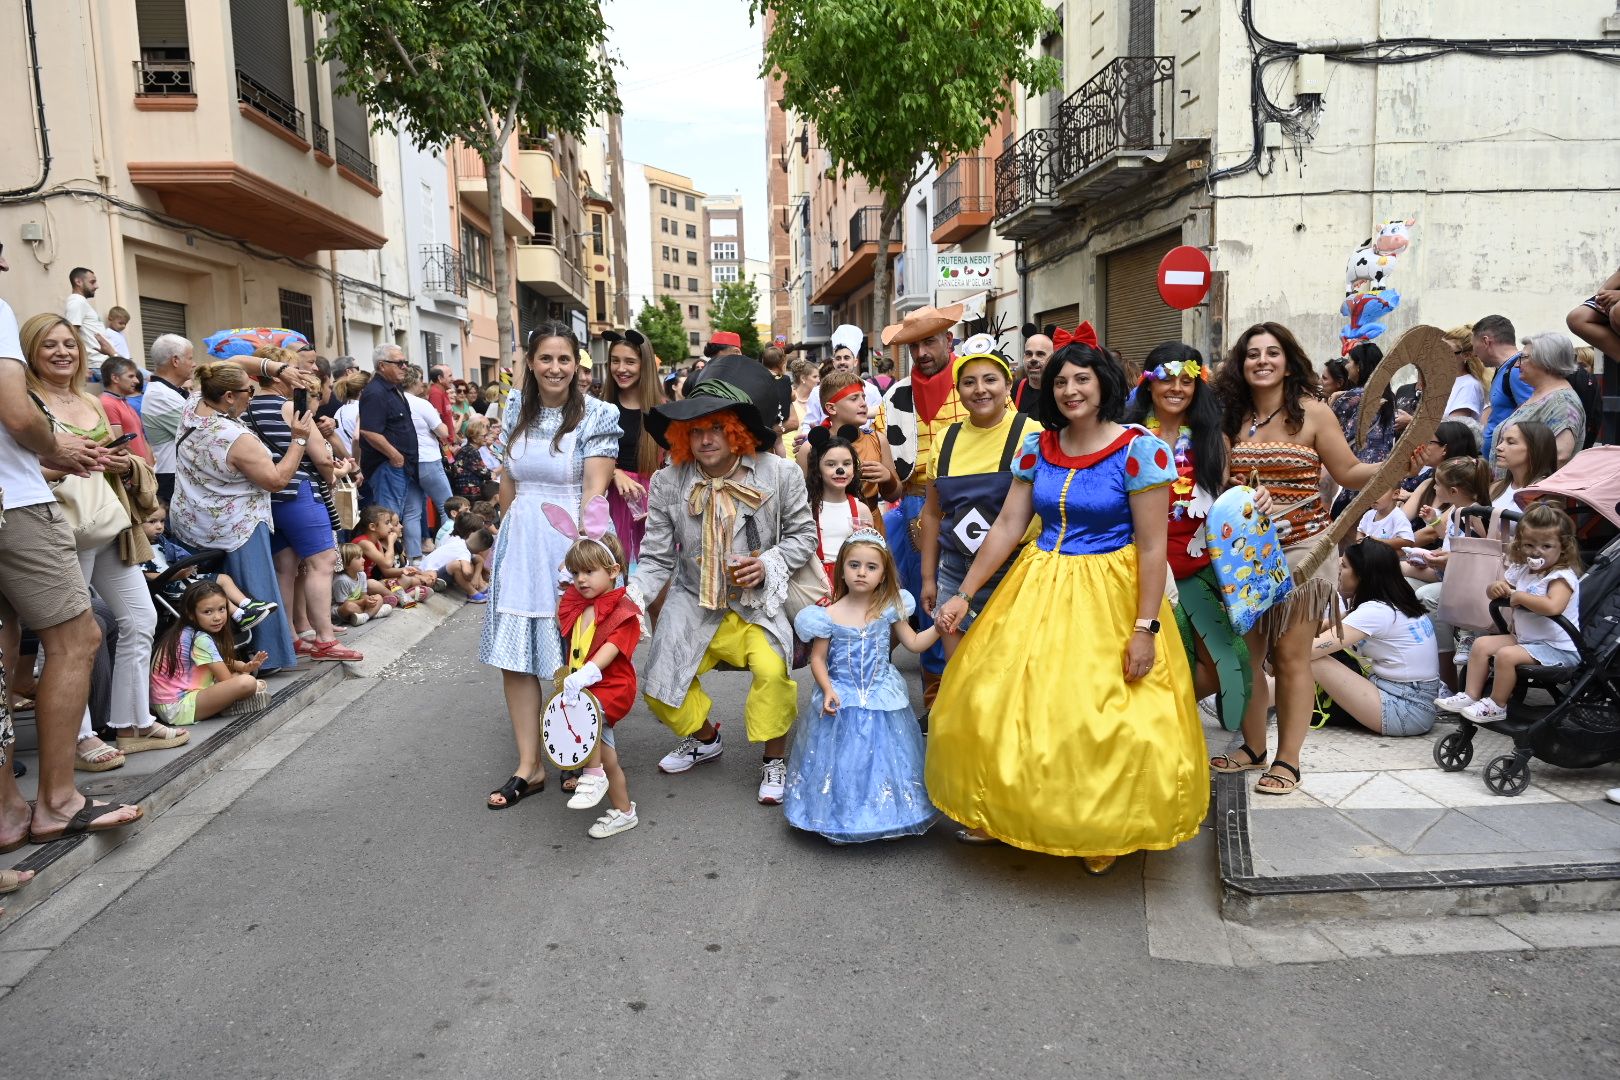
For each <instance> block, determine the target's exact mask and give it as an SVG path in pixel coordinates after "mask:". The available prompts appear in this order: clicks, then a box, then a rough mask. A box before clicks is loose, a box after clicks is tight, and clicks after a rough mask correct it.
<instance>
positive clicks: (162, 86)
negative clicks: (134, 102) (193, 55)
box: [135, 60, 197, 97]
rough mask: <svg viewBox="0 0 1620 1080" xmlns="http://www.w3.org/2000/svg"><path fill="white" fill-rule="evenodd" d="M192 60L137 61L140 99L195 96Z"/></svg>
mask: <svg viewBox="0 0 1620 1080" xmlns="http://www.w3.org/2000/svg"><path fill="white" fill-rule="evenodd" d="M196 92H197V90H196V84H195V83H194V82H192V80H191V61H190V60H137V61H135V93H136V95H137V96H139V97H174V96H176V95H180V94H195V93H196Z"/></svg>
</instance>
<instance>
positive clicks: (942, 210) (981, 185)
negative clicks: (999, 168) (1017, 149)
mask: <svg viewBox="0 0 1620 1080" xmlns="http://www.w3.org/2000/svg"><path fill="white" fill-rule="evenodd" d="M990 183H991V162H990V159H989V158H982V157H965V158H957V159H956V160H955V161H953V162H951V167H950V168H948V169H946V170H945V171H944V172H942V173H940V174H939V179H937V180H935V181H934V205H935V206H937V207H939V209H938V210H936V211H934V228H936V229H937V228H939V227H940V226H941V225H943V224H945V223H946V222H947V221H949V220H951V218H953V217H957V216H958V215H961V214H988V213H990V212H992V211H993V210H994V209H995V196H994V195H993V194H992V193H991V188H990Z"/></svg>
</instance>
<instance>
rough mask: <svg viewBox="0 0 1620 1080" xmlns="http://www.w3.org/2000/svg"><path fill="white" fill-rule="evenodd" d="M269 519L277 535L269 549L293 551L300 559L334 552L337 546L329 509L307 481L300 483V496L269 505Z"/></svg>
mask: <svg viewBox="0 0 1620 1080" xmlns="http://www.w3.org/2000/svg"><path fill="white" fill-rule="evenodd" d="M270 520H271V521H272V522H273V523H274V524H275V532H274V533H272V534H271V537H270V550H271V551H280V550H281V549H282V548H289V547H290V548H292V549H293V552H294V554H296V555H297V556H298V557H299V558H300V559H307V558H309V557H310V556H312V555H319V554H320V553H321V552H323V551H331V550H332V549H333V548H334V547H336V546H337V544H336V541H335V539H334V538H333V536H332V519H331V518H330V517H329V516H327V513H326V506H325V505H324V504H323V503H322V502H321V500H320V499H317V498H316V497H315V489H314V488H313V487H312V486H310V482H309V481H308V480H299V481H298V497H297V498H295V499H289V500H287V501H286V502H271V503H270Z"/></svg>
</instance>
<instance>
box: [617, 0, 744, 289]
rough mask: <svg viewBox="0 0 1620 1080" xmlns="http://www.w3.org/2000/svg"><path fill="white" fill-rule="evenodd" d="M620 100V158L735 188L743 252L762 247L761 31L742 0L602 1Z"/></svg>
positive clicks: (713, 191)
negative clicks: (617, 60) (615, 59)
mask: <svg viewBox="0 0 1620 1080" xmlns="http://www.w3.org/2000/svg"><path fill="white" fill-rule="evenodd" d="M603 10H604V12H605V14H606V16H607V21H608V25H609V26H610V27H611V30H610V32H609V41H610V42H611V43H612V47H613V48H614V49H615V50H616V51H617V53H618V55H619V58H620V59H621V60H622V61H623V66H622V67H621V68H619V70H618V78H619V97H620V99H621V100H622V101H623V102H624V155H625V157H626V158H629V159H630V160H632V161H639V162H641V163H642V164H644V165H652V166H654V167H656V168H660V169H668V170H669V171H671V172H677V173H682V174H684V175H686V176H690V177H691V178H692V182H693V183H694V184H696V185H697V188H698V190H699V191H703V192H705V193H707V194H709V195H731V194H741V195H742V197H743V206H744V210H745V213H746V217H745V219H744V229H745V231H746V233H747V246H748V255H749V257H750V258H755V259H763V258H765V256H766V252H765V212H766V209H767V207H766V203H765V92H764V87H763V86H762V85H761V83H760V81H759V54H760V28H759V27H756V26H750V25H749V23H748V5H747V3H746V2H745V0H679V2H678V3H674V4H671V3H668V2H667V0H665V2H661V3H655V2H653V0H607V2H606V3H605V4H604V7H603Z"/></svg>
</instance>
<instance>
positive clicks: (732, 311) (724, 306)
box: [709, 280, 760, 360]
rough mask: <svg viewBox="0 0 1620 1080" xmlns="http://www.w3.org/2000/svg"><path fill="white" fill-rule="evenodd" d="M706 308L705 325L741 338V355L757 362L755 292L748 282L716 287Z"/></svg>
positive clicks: (757, 326) (757, 338)
mask: <svg viewBox="0 0 1620 1080" xmlns="http://www.w3.org/2000/svg"><path fill="white" fill-rule="evenodd" d="M713 299H714V302H713V303H712V304H710V305H709V325H710V326H711V327H713V328H714V329H716V330H730V331H732V332H733V333H735V334H736V335H737V336H739V337H740V338H742V351H743V353H744V355H747V356H752V357H753V358H754V359H755V360H758V359H759V351H760V341H759V289H758V288H757V287H756V286H755V285H754V282H753V281H752V280H749V281H728V282H725V283H723V284H720V285H716V286H715V289H714V298H713Z"/></svg>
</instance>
